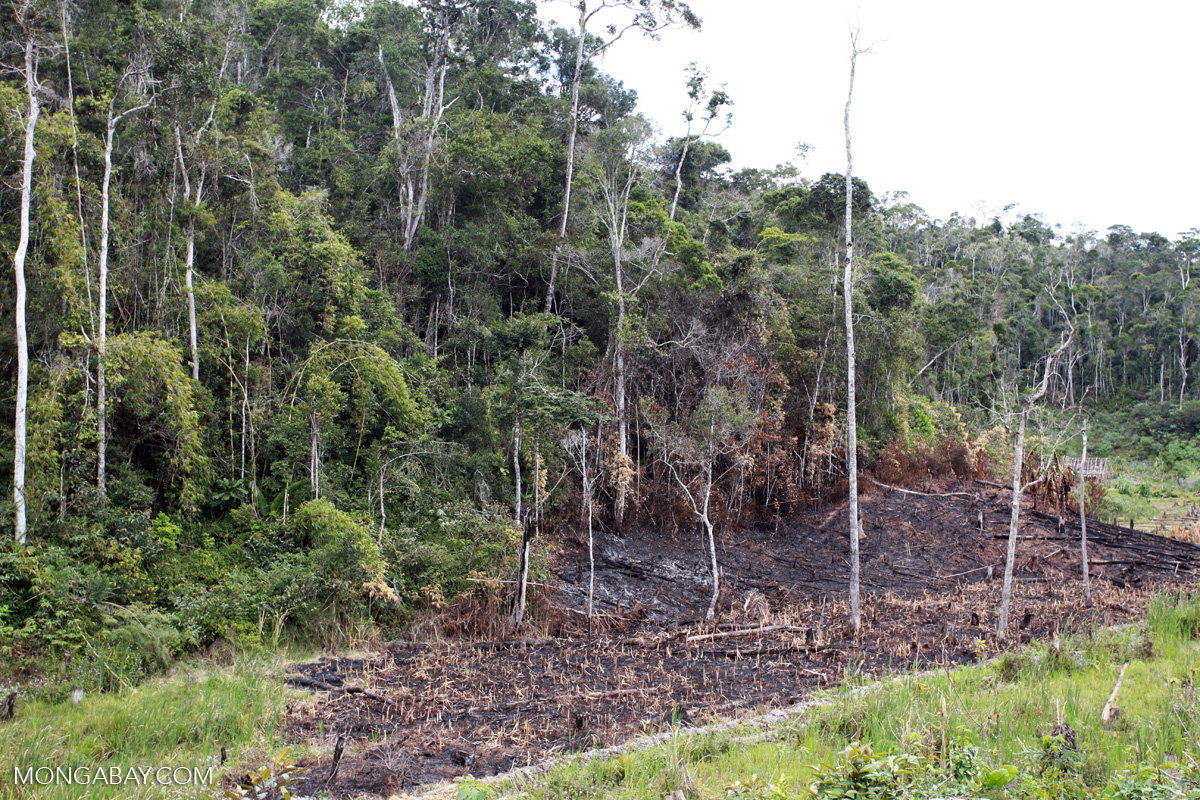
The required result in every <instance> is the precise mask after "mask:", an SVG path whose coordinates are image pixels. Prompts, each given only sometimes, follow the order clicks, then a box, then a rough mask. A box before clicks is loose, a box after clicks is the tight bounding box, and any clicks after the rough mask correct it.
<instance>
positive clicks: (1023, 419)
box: [996, 326, 1075, 639]
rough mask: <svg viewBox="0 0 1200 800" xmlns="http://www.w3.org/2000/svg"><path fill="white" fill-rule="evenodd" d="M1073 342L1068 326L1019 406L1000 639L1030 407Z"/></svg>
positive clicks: (1014, 550) (1008, 591)
mask: <svg viewBox="0 0 1200 800" xmlns="http://www.w3.org/2000/svg"><path fill="white" fill-rule="evenodd" d="M1074 338H1075V328H1074V327H1073V326H1072V328H1071V332H1070V334H1069V335H1068V336H1067V338H1066V339H1064V340H1063V342H1062V343H1061V344H1059V346H1058V347H1056V348H1055V349H1054V350H1053V351H1052V352H1051V353H1050V355H1048V356H1046V371H1045V372H1044V373H1043V375H1042V382H1041V384H1040V385H1039V386H1038V388H1037V391H1035V392H1034V393H1033V394H1031V395H1030V396H1029V398H1028V399H1027V400H1026V401H1025V402H1024V403H1023V404H1022V406H1021V412H1020V414H1021V416H1020V422H1019V423H1018V425H1017V443H1016V446H1015V447H1014V448H1013V451H1014V452H1013V483H1012V515H1011V517H1010V519H1009V523H1008V552H1007V555H1006V557H1005V559H1004V587H1003V589H1002V590H1001V593H1000V620H999V622H998V623H997V625H996V635H997V636H999V637H1000V638H1001V639H1003V638H1004V637H1005V635H1006V632H1007V630H1008V607H1009V604H1010V602H1011V600H1012V572H1013V563H1014V561H1015V560H1016V554H1017V527H1018V526H1019V525H1020V522H1021V495H1023V494H1024V493H1025V489H1026V488H1027V487H1026V486H1022V485H1021V464H1022V463H1023V462H1024V460H1025V427H1026V424H1027V423H1028V422H1029V412H1030V411H1032V410H1033V407H1034V405H1035V404H1036V403H1037V401H1038V400H1040V399H1041V398H1042V395H1044V394H1045V393H1046V387H1047V386H1049V384H1050V375H1051V374H1052V373H1053V371H1054V362H1055V360H1056V359H1057V358H1058V357H1059V355H1061V354H1062V352H1063V351H1064V350H1066V349H1067V348H1068V347H1070V345H1071V341H1072V340H1073V339H1074Z"/></svg>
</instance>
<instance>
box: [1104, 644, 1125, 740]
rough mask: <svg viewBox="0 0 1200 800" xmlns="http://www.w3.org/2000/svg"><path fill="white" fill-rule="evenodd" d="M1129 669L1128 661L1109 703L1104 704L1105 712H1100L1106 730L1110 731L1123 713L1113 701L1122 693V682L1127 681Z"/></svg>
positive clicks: (1122, 669)
mask: <svg viewBox="0 0 1200 800" xmlns="http://www.w3.org/2000/svg"><path fill="white" fill-rule="evenodd" d="M1128 667H1129V662H1128V661H1126V662H1125V663H1124V664H1123V665H1122V666H1121V673H1120V674H1119V675H1117V682H1116V684H1115V685H1114V686H1113V690H1112V694H1110V695H1109V696H1108V702H1107V703H1105V704H1104V710H1103V711H1101V712H1100V726H1101V727H1102V728H1104V730H1108V729H1109V726H1110V725H1111V724H1112V721H1113V720H1114V719H1116V717H1117V716H1118V715H1119V714H1120V713H1121V710H1120V709H1119V708H1116V707H1115V706H1113V701H1114V700H1116V699H1117V692H1119V691H1121V681H1123V680H1124V679H1125V670H1126V669H1127V668H1128Z"/></svg>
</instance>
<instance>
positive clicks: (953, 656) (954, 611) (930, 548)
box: [287, 483, 1200, 795]
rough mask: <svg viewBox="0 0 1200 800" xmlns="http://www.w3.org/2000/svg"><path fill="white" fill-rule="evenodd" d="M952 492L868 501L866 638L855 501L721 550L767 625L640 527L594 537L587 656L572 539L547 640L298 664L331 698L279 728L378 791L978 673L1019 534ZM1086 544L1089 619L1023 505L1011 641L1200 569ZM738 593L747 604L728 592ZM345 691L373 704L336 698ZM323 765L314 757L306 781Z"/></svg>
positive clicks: (1176, 559)
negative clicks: (828, 690) (361, 691)
mask: <svg viewBox="0 0 1200 800" xmlns="http://www.w3.org/2000/svg"><path fill="white" fill-rule="evenodd" d="M949 488H950V489H951V490H952V491H955V492H959V493H961V494H965V495H967V496H965V497H963V496H945V495H943V496H935V497H925V496H915V495H911V494H901V493H899V492H885V491H883V490H876V491H873V492H872V493H871V494H870V495H867V496H865V497H864V502H863V517H864V520H868V521H869V524H867V525H866V537H865V539H864V542H863V564H864V571H863V586H864V590H865V592H866V600H865V606H864V608H865V611H864V617H865V620H866V627H865V630H864V633H863V636H862V637H861V639H859V640H857V641H856V640H854V639H853V638H852V637H850V636H848V634H847V631H848V617H847V608H846V602H845V600H844V593H845V588H844V587H845V585H846V580H847V566H846V557H847V553H848V547H847V544H846V542H845V536H844V534H841V530H842V529H843V523H842V520H841V514H844V508H843V509H842V511H841V514H840V513H839V511H838V510H837V509H828V510H825V511H822V512H820V513H814V514H810V515H807V516H806V517H805V518H804V519H802V520H801V521H799V522H797V523H796V524H794V525H791V526H787V527H781V528H780V529H779V530H778V531H776V530H770V529H751V530H748V531H745V532H739V533H738V534H736V536H735V537H733V538H734V541H728V542H725V543H724V547H723V549H722V552H721V557H722V561H723V563H724V569H725V576H726V579H727V580H728V581H730V582H731V583H732V584H734V585H736V587H737V591H738V592H739V593H741V592H746V591H749V590H752V589H757V590H761V591H763V592H765V593H766V595H767V596H768V597H769V598H770V600H771V605H772V618H771V620H770V622H769V623H768V626H767V627H764V628H762V632H761V633H758V632H757V629H758V626H757V625H755V624H753V623H747V622H746V621H745V620H744V618H742V617H741V616H740V615H739V614H737V613H736V612H734V613H730V612H729V609H728V606H726V608H725V613H723V614H722V616H721V617H720V619H719V620H718V621H717V622H716V623H704V622H702V621H701V620H700V619H699V617H700V616H702V614H703V611H704V609H705V608H706V607H707V602H708V596H707V591H706V589H705V586H704V580H705V578H704V575H705V564H706V556H705V555H704V549H703V546H702V545H700V544H699V543H698V542H696V541H695V540H694V539H693V537H692V536H689V535H687V534H686V533H680V534H676V535H675V536H673V537H668V536H663V535H662V534H660V533H655V532H653V531H647V530H643V531H640V532H639V535H638V536H636V537H635V536H632V535H629V536H627V537H625V538H623V539H620V538H616V537H605V538H604V539H603V540H602V542H601V543H600V545H599V548H598V550H599V552H600V553H601V556H600V557H599V558H598V564H600V565H602V566H601V568H600V570H599V571H598V583H599V586H600V589H599V591H598V593H597V597H598V598H600V602H599V603H598V604H597V605H598V608H600V609H602V612H601V623H600V628H601V630H602V631H603V633H601V634H599V635H598V637H597V639H596V640H595V641H594V642H593V643H592V644H591V645H590V646H589V645H588V643H587V640H586V638H585V636H584V635H583V634H584V631H585V630H586V626H584V625H583V624H582V623H581V622H580V620H581V615H580V614H579V613H578V612H579V608H580V605H581V598H582V597H583V596H584V593H583V588H582V586H581V585H580V582H579V580H578V579H577V576H578V575H579V574H580V573H581V571H582V570H583V569H586V564H585V562H586V555H585V554H582V553H581V552H580V551H579V550H578V549H577V548H568V549H566V550H564V551H563V552H562V553H560V554H559V556H558V557H557V559H556V562H555V565H554V567H555V570H554V571H555V574H556V575H557V576H558V585H557V589H556V591H552V593H551V595H550V602H549V603H548V604H546V605H545V606H544V608H545V611H544V616H543V617H542V618H541V619H540V620H539V622H540V624H543V625H546V626H548V627H550V628H551V629H552V631H553V633H554V635H552V636H550V637H549V638H535V639H530V640H513V641H485V642H476V643H470V642H455V641H444V640H442V641H437V642H434V643H422V642H391V643H388V644H385V645H384V646H383V647H382V648H381V649H380V650H379V651H377V652H376V653H375V654H374V655H371V656H369V657H365V658H356V659H353V660H347V659H341V658H334V659H323V660H321V661H319V662H313V663H309V664H304V665H301V666H300V667H299V668H298V669H297V671H296V674H295V680H296V682H297V683H299V684H300V685H307V687H308V688H310V689H320V691H317V693H316V696H315V697H314V700H313V702H311V703H309V704H306V705H305V706H303V707H297V708H295V709H293V715H292V716H291V718H290V721H289V722H288V724H287V736H288V737H289V738H290V739H291V740H292V741H296V742H304V743H307V744H310V745H314V746H317V747H318V748H320V747H322V746H323V747H328V746H330V745H331V744H332V741H333V739H335V738H336V737H337V736H345V737H346V741H347V743H349V744H352V745H356V746H357V748H358V749H357V750H355V751H354V754H353V755H352V756H347V757H345V758H344V759H343V762H342V766H341V769H340V771H339V773H338V775H339V777H338V786H339V787H341V789H342V790H344V791H348V792H352V793H353V792H374V793H378V794H383V795H386V794H388V793H389V792H396V791H400V790H411V789H413V788H414V787H417V786H421V785H424V784H429V783H434V782H439V781H443V780H447V779H450V778H453V777H456V776H459V775H474V776H479V777H482V776H487V775H491V774H494V773H496V772H504V771H507V770H509V769H511V768H513V767H516V766H523V765H525V764H529V763H537V762H540V761H542V760H543V759H546V758H548V757H551V756H553V755H556V754H561V753H564V752H571V751H575V750H579V749H586V748H591V747H597V746H602V745H608V744H612V743H615V742H620V741H624V740H626V739H628V738H630V737H633V736H637V735H640V734H643V733H645V732H648V731H655V730H658V729H660V728H661V727H663V726H666V725H669V724H671V723H672V722H674V721H687V722H694V723H698V722H701V721H705V720H708V719H710V718H713V717H716V716H721V717H733V716H738V715H740V714H743V713H748V712H751V711H755V710H759V711H761V710H762V709H764V708H785V707H788V706H791V705H793V704H795V703H797V702H801V701H803V700H804V699H806V698H808V697H809V696H810V695H811V693H812V692H813V691H814V690H815V689H817V688H820V687H825V686H830V685H833V684H837V683H839V682H841V681H842V680H843V679H844V678H845V677H846V675H847V674H850V673H858V672H861V673H863V674H880V673H882V672H883V671H884V670H888V669H891V670H900V671H904V670H907V669H910V668H917V669H923V668H929V667H933V666H940V665H951V664H966V663H974V662H976V661H979V660H981V659H983V658H985V657H987V656H991V655H995V654H996V653H997V652H998V649H999V648H1000V647H1001V645H1000V644H999V643H998V642H997V641H996V639H995V635H994V627H995V608H996V606H997V603H998V599H997V598H998V592H999V576H1000V575H1001V574H1002V572H1003V558H1004V551H1003V544H1004V542H1003V541H1002V540H1001V539H1000V538H998V537H999V536H1002V535H1004V536H1006V535H1007V524H1008V508H1009V507H1008V503H1007V493H1006V492H1003V491H998V490H995V489H993V488H991V487H987V486H981V485H979V484H976V483H966V484H962V485H956V486H952V487H949ZM981 514H982V519H983V524H984V527H983V530H982V532H981V531H980V527H979V519H980V515H981ZM1089 535H1090V536H1091V537H1093V538H1092V544H1091V546H1090V547H1089V557H1090V559H1091V563H1092V564H1093V565H1094V566H1093V570H1094V572H1093V579H1094V587H1093V588H1094V601H1095V602H1094V606H1093V607H1092V608H1090V609H1087V608H1084V604H1083V600H1082V589H1081V585H1080V581H1079V574H1080V573H1079V553H1078V551H1077V546H1078V545H1077V542H1078V538H1077V537H1078V526H1077V522H1076V521H1075V520H1067V521H1066V522H1065V524H1064V527H1063V528H1062V529H1060V528H1059V526H1058V521H1057V519H1055V518H1049V517H1047V516H1045V515H1038V514H1033V513H1029V514H1028V520H1027V521H1026V522H1025V523H1024V524H1023V525H1022V529H1021V536H1022V539H1021V542H1020V548H1019V557H1018V562H1017V563H1018V567H1017V571H1016V586H1017V589H1016V594H1015V599H1014V607H1015V608H1016V609H1017V612H1018V613H1019V614H1020V615H1021V617H1022V618H1021V619H1020V621H1019V622H1018V628H1019V630H1017V631H1016V632H1015V634H1014V637H1013V638H1014V641H1015V640H1019V641H1020V642H1027V641H1029V640H1031V639H1032V638H1039V639H1043V640H1049V639H1051V638H1053V637H1055V636H1059V635H1061V636H1064V637H1065V636H1067V635H1068V634H1070V633H1073V632H1076V631H1089V630H1092V629H1093V628H1095V627H1098V626H1108V625H1112V624H1117V623H1121V622H1127V621H1131V620H1135V619H1138V618H1140V617H1141V616H1142V615H1143V614H1144V612H1145V609H1146V606H1147V604H1148V603H1149V601H1150V599H1151V597H1152V596H1153V595H1154V594H1155V593H1156V592H1157V591H1159V590H1162V589H1164V588H1167V587H1172V586H1177V585H1180V584H1184V585H1188V584H1191V583H1194V582H1195V579H1196V575H1197V574H1200V546H1196V545H1191V544H1187V543H1181V542H1177V541H1175V540H1171V539H1162V538H1160V537H1156V536H1154V535H1151V534H1147V533H1142V532H1137V531H1130V530H1129V529H1124V528H1118V527H1116V526H1112V525H1106V524H1104V523H1101V522H1099V521H1096V520H1090V521H1089ZM689 540H690V541H689ZM581 559H582V562H581ZM988 567H992V568H994V574H993V576H992V577H991V578H989V576H988ZM728 602H729V604H730V605H734V606H738V603H737V600H736V595H735V596H734V597H731V598H730V600H729V601H728ZM747 630H749V631H750V632H749V633H747ZM735 632H736V634H735ZM713 633H716V634H717V635H715V636H712V635H711V634H713ZM730 634H734V635H730ZM1012 643H1013V642H1010V645H1011V644H1012ZM301 678H304V679H308V680H310V681H315V682H316V683H312V682H310V683H308V684H304V683H303V682H302V681H301V680H300V679H301ZM353 686H369V687H370V690H371V692H373V693H374V695H375V696H373V697H364V696H361V695H354V694H344V693H343V692H344V691H345V690H346V689H347V688H348V687H353ZM323 774H324V773H323V772H322V769H321V768H320V767H317V766H316V765H313V771H312V773H311V776H310V778H309V780H311V781H313V784H312V785H313V786H316V785H318V784H319V782H320V781H321V780H322V779H323Z"/></svg>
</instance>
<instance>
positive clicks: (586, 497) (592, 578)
mask: <svg viewBox="0 0 1200 800" xmlns="http://www.w3.org/2000/svg"><path fill="white" fill-rule="evenodd" d="M583 457H584V458H585V459H586V458H587V450H586V448H585V449H584V451H583ZM583 470H584V472H583V501H584V502H585V503H587V525H588V603H587V620H588V641H589V642H590V641H591V640H592V614H593V611H594V608H595V598H596V540H595V537H594V535H593V525H592V481H591V476H590V475H589V474H588V472H587V467H586V466H584V468H583Z"/></svg>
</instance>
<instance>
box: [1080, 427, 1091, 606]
mask: <svg viewBox="0 0 1200 800" xmlns="http://www.w3.org/2000/svg"><path fill="white" fill-rule="evenodd" d="M1086 464H1087V422H1086V421H1085V422H1084V423H1083V453H1082V455H1080V457H1079V556H1080V560H1081V561H1082V563H1083V601H1084V604H1085V605H1086V606H1087V607H1088V608H1091V607H1092V580H1091V576H1090V575H1089V574H1088V552H1087V508H1086V506H1085V501H1086V499H1087V478H1085V477H1084V472H1083V470H1084V467H1085V465H1086Z"/></svg>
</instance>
